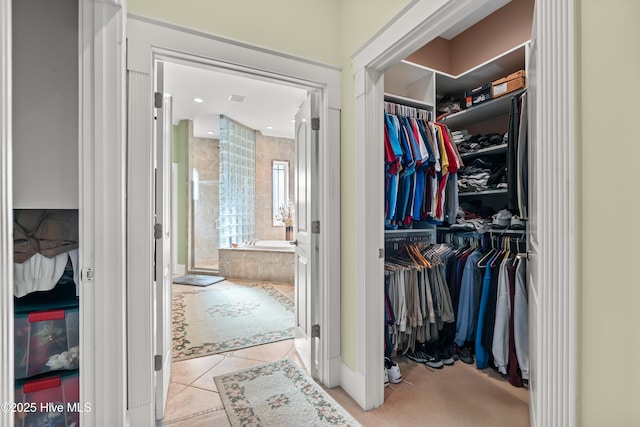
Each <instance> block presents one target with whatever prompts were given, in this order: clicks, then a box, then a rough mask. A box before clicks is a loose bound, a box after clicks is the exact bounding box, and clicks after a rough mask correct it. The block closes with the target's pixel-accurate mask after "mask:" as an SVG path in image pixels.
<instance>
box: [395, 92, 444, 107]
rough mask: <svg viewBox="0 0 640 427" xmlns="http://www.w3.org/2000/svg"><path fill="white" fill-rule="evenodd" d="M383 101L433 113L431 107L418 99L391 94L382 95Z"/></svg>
mask: <svg viewBox="0 0 640 427" xmlns="http://www.w3.org/2000/svg"><path fill="white" fill-rule="evenodd" d="M384 100H385V101H387V102H395V103H398V104H402V105H406V106H408V107H414V108H420V109H424V110H429V111H433V109H434V108H433V105H431V104H428V103H426V102H424V101H420V100H418V99H413V98H407V97H406V96H400V95H393V94H391V93H387V92H385V93H384Z"/></svg>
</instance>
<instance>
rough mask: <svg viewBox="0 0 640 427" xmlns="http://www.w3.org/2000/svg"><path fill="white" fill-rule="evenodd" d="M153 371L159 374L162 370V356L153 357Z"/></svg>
mask: <svg viewBox="0 0 640 427" xmlns="http://www.w3.org/2000/svg"><path fill="white" fill-rule="evenodd" d="M153 369H154V370H155V371H156V372H157V371H159V370H160V369H162V355H161V354H156V355H155V356H153Z"/></svg>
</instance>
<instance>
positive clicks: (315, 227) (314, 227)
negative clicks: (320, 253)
mask: <svg viewBox="0 0 640 427" xmlns="http://www.w3.org/2000/svg"><path fill="white" fill-rule="evenodd" d="M311 232H312V233H313V234H320V221H311Z"/></svg>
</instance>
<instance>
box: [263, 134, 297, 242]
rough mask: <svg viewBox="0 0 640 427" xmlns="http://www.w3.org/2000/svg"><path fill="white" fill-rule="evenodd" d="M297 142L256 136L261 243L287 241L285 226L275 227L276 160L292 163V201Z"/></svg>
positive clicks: (290, 188) (290, 168)
mask: <svg viewBox="0 0 640 427" xmlns="http://www.w3.org/2000/svg"><path fill="white" fill-rule="evenodd" d="M294 142H295V141H294V140H293V139H287V138H275V137H271V136H264V135H262V133H260V132H256V237H257V238H258V239H260V240H284V238H285V235H284V226H274V225H273V206H272V205H273V173H272V170H271V166H272V163H273V161H274V160H283V161H288V162H289V198H290V199H291V200H293V195H294V192H295V188H294V186H293V183H294V178H295V177H294V173H295V154H296V151H295V144H294Z"/></svg>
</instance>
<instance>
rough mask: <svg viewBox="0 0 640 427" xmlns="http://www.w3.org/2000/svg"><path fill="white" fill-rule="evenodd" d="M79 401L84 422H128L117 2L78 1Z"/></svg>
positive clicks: (122, 84) (122, 127)
mask: <svg viewBox="0 0 640 427" xmlns="http://www.w3.org/2000/svg"><path fill="white" fill-rule="evenodd" d="M79 5H80V14H79V19H80V23H79V33H80V34H79V36H80V52H81V54H80V73H79V77H80V93H79V112H80V125H79V126H80V129H79V135H80V144H79V145H80V147H79V150H80V152H79V159H80V165H79V191H80V206H79V209H80V266H82V267H84V268H87V267H91V268H93V272H94V277H93V280H92V281H88V280H86V279H87V278H86V277H82V279H81V286H80V301H81V303H80V313H81V314H80V316H81V317H80V343H81V347H82V348H81V349H80V352H81V353H82V355H83V356H82V368H81V374H80V391H81V394H80V401H81V403H88V404H90V405H91V407H92V410H91V412H84V413H82V414H81V417H80V422H81V424H82V425H83V426H101V425H126V411H127V406H126V396H127V384H126V363H125V355H126V342H125V337H126V329H125V325H126V317H125V316H126V313H125V308H126V306H127V304H126V299H125V297H126V294H125V289H126V281H125V265H126V264H125V242H126V240H125V236H126V234H125V226H126V222H125V197H126V192H125V189H126V188H125V183H126V175H125V173H126V169H125V154H126V152H125V147H126V146H125V141H126V139H125V136H124V132H125V120H124V111H125V110H124V100H125V87H126V85H125V78H124V77H125V76H124V66H125V62H124V54H125V47H124V34H125V30H124V16H125V13H126V11H125V9H124V6H122V5H121V2H119V1H106V2H103V1H100V0H80V1H79Z"/></svg>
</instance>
